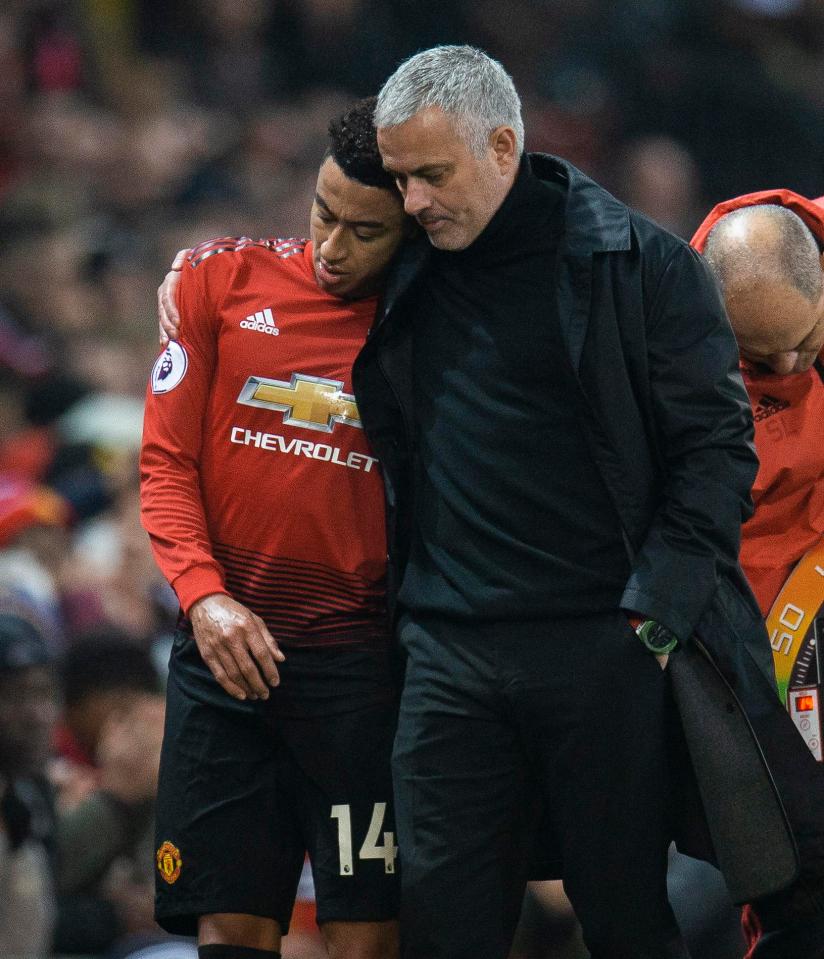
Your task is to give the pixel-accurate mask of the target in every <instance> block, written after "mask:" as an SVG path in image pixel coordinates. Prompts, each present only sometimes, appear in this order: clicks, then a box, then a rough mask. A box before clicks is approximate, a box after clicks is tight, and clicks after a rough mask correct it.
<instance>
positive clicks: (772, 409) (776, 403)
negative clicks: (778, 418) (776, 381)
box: [753, 393, 790, 423]
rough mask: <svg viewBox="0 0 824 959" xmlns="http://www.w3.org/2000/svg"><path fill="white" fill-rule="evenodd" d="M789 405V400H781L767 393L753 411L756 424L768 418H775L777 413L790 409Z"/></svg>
mask: <svg viewBox="0 0 824 959" xmlns="http://www.w3.org/2000/svg"><path fill="white" fill-rule="evenodd" d="M789 405H790V404H789V403H788V402H787V400H781V399H778V397H776V396H770V395H769V394H767V393H765V394H764V395H763V396H762V397H761V399H760V400H759V401H758V405H757V406H756V407H755V409H754V410H753V419H754V420H755V421H756V423H759V422H761V420H766V419H767V418H768V417H770V416H775V414H776V413H780V412H781V411H782V410H786V409H788V408H789Z"/></svg>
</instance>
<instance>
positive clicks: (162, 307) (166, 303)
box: [157, 249, 192, 347]
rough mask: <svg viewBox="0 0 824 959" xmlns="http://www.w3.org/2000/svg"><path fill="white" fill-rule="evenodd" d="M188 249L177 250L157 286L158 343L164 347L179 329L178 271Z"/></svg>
mask: <svg viewBox="0 0 824 959" xmlns="http://www.w3.org/2000/svg"><path fill="white" fill-rule="evenodd" d="M191 252H192V251H191V250H190V249H186V250H178V251H177V253H175V258H174V259H173V260H172V265H171V266H170V267H169V272H168V273H167V274H166V276H165V277H164V278H163V282H162V283H161V284H160V286H159V287H158V288H157V327H158V339H159V340H160V345H161V346H163V347H166V346H168V345H169V340H176V339H177V333H178V330H179V329H180V311H179V310H178V308H177V289H178V287H179V286H180V273H181V270H182V269H183V264H184V263H185V262H186V257H187V256H188V255H189V254H190V253H191Z"/></svg>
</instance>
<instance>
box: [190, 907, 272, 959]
mask: <svg viewBox="0 0 824 959" xmlns="http://www.w3.org/2000/svg"><path fill="white" fill-rule="evenodd" d="M280 941H281V932H280V925H279V924H278V923H277V922H276V921H275V920H274V919H263V918H261V917H260V916H248V915H242V914H239V913H216V914H213V915H210V916H201V917H200V919H199V920H198V931H197V942H198V957H199V959H280Z"/></svg>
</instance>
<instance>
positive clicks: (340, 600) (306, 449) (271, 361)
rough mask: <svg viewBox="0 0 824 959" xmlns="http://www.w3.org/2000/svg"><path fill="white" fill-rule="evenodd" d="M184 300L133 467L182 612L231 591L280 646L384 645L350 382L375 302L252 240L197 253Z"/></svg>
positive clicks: (308, 254)
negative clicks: (344, 293)
mask: <svg viewBox="0 0 824 959" xmlns="http://www.w3.org/2000/svg"><path fill="white" fill-rule="evenodd" d="M178 295H179V306H180V315H181V328H180V340H179V343H172V344H170V345H169V347H168V348H167V349H166V350H164V351H163V353H161V355H160V357H158V360H157V362H156V364H155V366H154V369H153V371H152V376H151V380H150V383H149V386H148V389H147V399H146V415H145V423H144V434H143V448H142V453H141V463H140V465H141V497H142V517H143V525H144V526H145V528H146V530H147V531H148V533H149V536H150V538H151V542H152V549H153V551H154V555H155V559H156V561H157V563H158V565H159V566H160V569H161V570H162V572H163V573H164V575H165V576H166V578H167V579H168V580H169V582H170V583H171V584H172V586H173V587H174V589H175V591H176V593H177V596H178V599H179V600H180V604H181V607H182V608H183V610H184V612H186V611H188V610H189V608H190V607H191V605H192V604H193V603H194V602H195V601H196V600H197V599H200V598H201V597H203V596H206V595H208V594H210V593H216V592H225V593H228V594H229V595H231V596H232V597H233V598H234V599H236V600H238V601H239V602H241V603H243V604H244V605H245V606H247V607H248V608H249V609H251V610H253V611H254V612H255V613H257V614H258V615H259V616H260V617H261V618H262V619H263V620H264V622H265V623H266V625H267V627H268V628H269V630H270V631H271V633H272V635H273V636H275V638H276V639H277V640H278V641H279V642H284V643H286V644H289V643H296V642H299V643H301V644H302V645H323V644H329V643H346V642H364V641H372V640H380V641H385V639H386V636H387V621H386V614H385V603H384V586H385V584H384V572H385V560H386V546H385V531H384V506H383V489H382V483H381V475H380V469H379V466H378V463H377V460H376V459H375V458H374V456H373V455H372V453H371V451H370V449H369V446H368V444H367V440H366V436H365V434H364V431H363V428H362V426H361V422H360V418H359V416H358V410H357V406H356V405H355V400H354V396H353V395H352V382H351V377H352V363H353V361H354V359H355V357H356V355H357V353H358V351H359V349H360V347H361V345H362V344H363V341H364V338H365V336H366V332H367V330H368V329H369V327H370V326H371V324H372V321H373V319H374V315H375V308H376V301H375V299H366V300H359V301H353V302H347V301H344V300H340V299H338V298H336V297H333V296H331V295H330V294H328V293H324V292H323V291H322V290H320V289H319V288H318V286H317V284H316V282H315V274H314V268H313V263H312V250H311V243H306V242H305V241H302V240H261V241H258V242H253V241H252V240H250V239H248V238H246V237H241V238H220V239H218V240H212V241H209V242H208V243H205V244H202V245H201V246H199V247H198V248H197V249H195V250H194V251H193V252H192V253H191V255H190V256H189V258H188V261H187V263H186V264H185V266H184V268H183V272H182V276H181V281H180V287H179V294H178Z"/></svg>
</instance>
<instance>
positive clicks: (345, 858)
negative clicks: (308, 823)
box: [330, 802, 398, 876]
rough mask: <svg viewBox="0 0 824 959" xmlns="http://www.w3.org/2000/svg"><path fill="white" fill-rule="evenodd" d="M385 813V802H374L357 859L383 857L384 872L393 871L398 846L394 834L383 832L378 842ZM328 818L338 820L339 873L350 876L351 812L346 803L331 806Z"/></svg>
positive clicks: (353, 869) (352, 861)
mask: <svg viewBox="0 0 824 959" xmlns="http://www.w3.org/2000/svg"><path fill="white" fill-rule="evenodd" d="M385 815H386V803H385V802H376V803H375V807H374V809H373V810H372V821H371V822H370V823H369V829H368V830H367V832H366V838H365V839H364V840H363V845H362V846H361V847H360V852H359V853H358V859H383V866H384V872H389V873H392V872H394V871H395V858H396V857H397V855H398V847H397V846H396V845H395V834H394V833H393V832H385V833H384V834H383V843H382V844H379V843H378V839H380V836H381V830H382V828H383V820H384V816H385ZM330 818H332V819H337V821H338V853H339V856H340V874H341V875H342V876H351V875H353V874H354V872H355V863H354V858H353V856H352V813H351V807H350V806H349V804H348V803H345V804H340V805H337V806H332V812H331V816H330Z"/></svg>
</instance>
